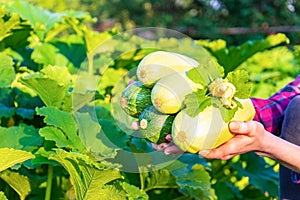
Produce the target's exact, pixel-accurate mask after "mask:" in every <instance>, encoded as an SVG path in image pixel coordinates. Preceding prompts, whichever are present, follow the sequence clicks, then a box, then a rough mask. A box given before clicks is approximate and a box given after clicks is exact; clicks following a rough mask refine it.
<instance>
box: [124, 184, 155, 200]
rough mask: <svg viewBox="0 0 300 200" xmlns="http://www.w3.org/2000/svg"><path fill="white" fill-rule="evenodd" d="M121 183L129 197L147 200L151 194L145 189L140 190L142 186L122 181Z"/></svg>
mask: <svg viewBox="0 0 300 200" xmlns="http://www.w3.org/2000/svg"><path fill="white" fill-rule="evenodd" d="M120 185H121V186H122V188H123V190H124V191H125V192H126V197H127V199H132V200H133V199H140V200H147V199H149V196H148V195H147V193H146V192H145V190H140V188H138V187H136V186H134V185H130V184H129V183H127V182H121V183H120Z"/></svg>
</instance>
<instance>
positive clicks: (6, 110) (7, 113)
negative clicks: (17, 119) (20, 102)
mask: <svg viewBox="0 0 300 200" xmlns="http://www.w3.org/2000/svg"><path fill="white" fill-rule="evenodd" d="M15 110H16V109H15V108H14V107H8V106H6V105H4V104H3V103H0V118H2V117H6V118H9V117H11V116H13V115H14V114H15Z"/></svg>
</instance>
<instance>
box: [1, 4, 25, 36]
mask: <svg viewBox="0 0 300 200" xmlns="http://www.w3.org/2000/svg"><path fill="white" fill-rule="evenodd" d="M5 15H7V13H6V11H5V9H4V8H3V7H1V8H0V18H1V20H0V27H1V29H0V41H2V40H3V39H4V38H6V37H8V36H10V35H11V34H12V32H13V30H14V29H16V28H17V27H18V26H19V25H20V23H21V22H20V17H19V15H17V14H14V15H11V16H9V17H7V16H6V20H5V17H4V16H5Z"/></svg>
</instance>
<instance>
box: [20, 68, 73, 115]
mask: <svg viewBox="0 0 300 200" xmlns="http://www.w3.org/2000/svg"><path fill="white" fill-rule="evenodd" d="M19 81H20V82H21V83H22V84H23V85H26V86H27V87H29V88H31V89H32V90H34V91H35V92H36V93H37V94H38V95H39V97H40V98H41V99H42V101H43V102H44V103H45V105H47V106H54V107H57V108H64V110H71V109H72V108H71V105H70V106H69V107H66V106H64V103H65V101H66V99H68V98H67V97H68V96H70V95H69V88H70V87H71V85H72V81H71V75H70V73H69V72H68V69H67V68H66V67H58V66H48V67H45V68H44V69H42V70H41V71H40V72H37V73H32V74H29V75H26V76H23V77H21V78H20V79H19Z"/></svg>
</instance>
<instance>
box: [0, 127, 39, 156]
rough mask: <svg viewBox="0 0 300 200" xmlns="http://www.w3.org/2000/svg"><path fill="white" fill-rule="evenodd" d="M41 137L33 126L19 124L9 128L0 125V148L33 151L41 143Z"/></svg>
mask: <svg viewBox="0 0 300 200" xmlns="http://www.w3.org/2000/svg"><path fill="white" fill-rule="evenodd" d="M42 142H43V139H42V138H41V137H40V136H39V134H38V130H37V129H36V128H34V127H33V126H28V125H25V124H20V125H19V126H12V127H9V128H4V127H0V148H6V147H7V148H14V149H16V150H26V151H30V152H31V151H33V150H35V149H37V148H38V147H39V146H41V145H42Z"/></svg>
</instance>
